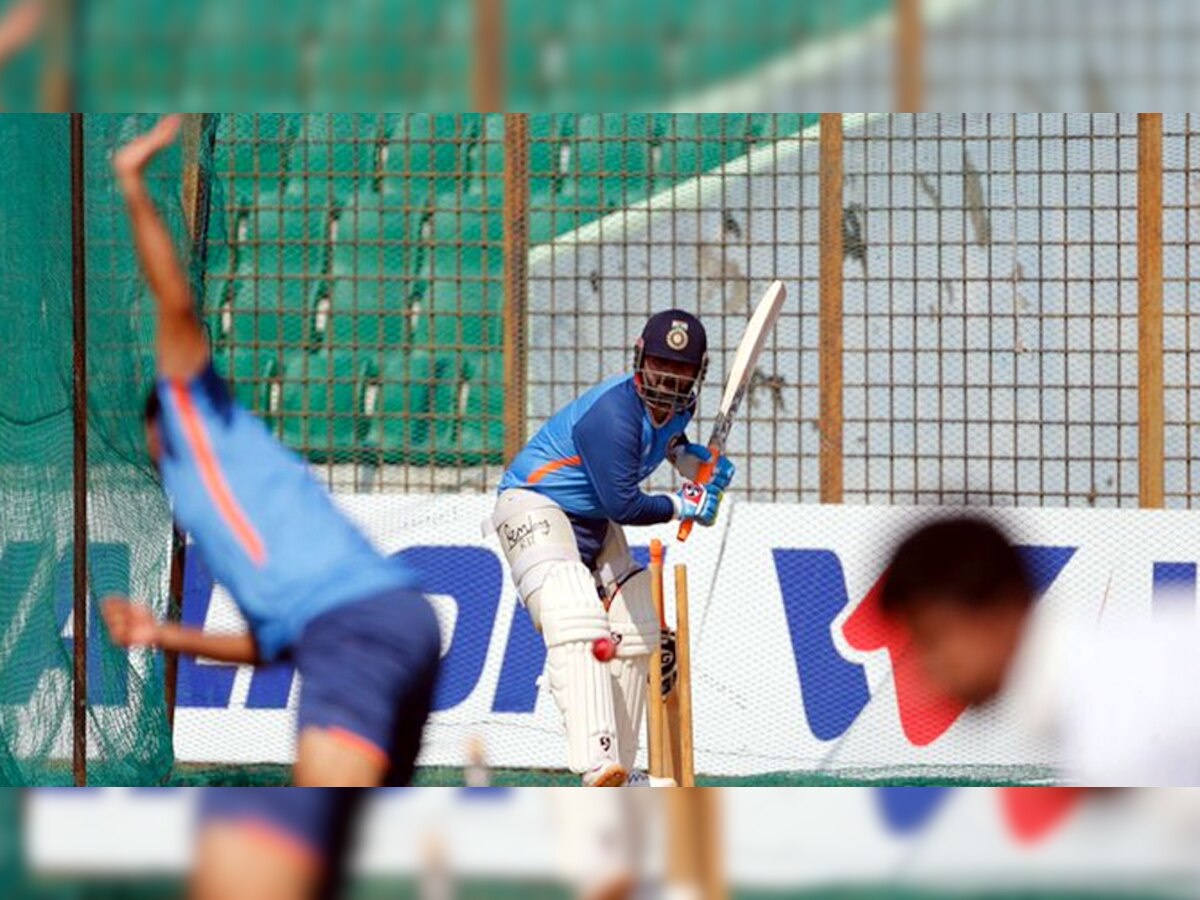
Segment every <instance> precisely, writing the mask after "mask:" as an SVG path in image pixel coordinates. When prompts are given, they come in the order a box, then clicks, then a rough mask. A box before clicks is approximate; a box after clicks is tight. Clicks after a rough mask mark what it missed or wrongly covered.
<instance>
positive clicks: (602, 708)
mask: <svg viewBox="0 0 1200 900" xmlns="http://www.w3.org/2000/svg"><path fill="white" fill-rule="evenodd" d="M707 367H708V340H707V337H706V336H705V333H704V326H703V325H701V324H700V321H699V320H698V319H697V318H696V317H695V316H693V315H691V314H690V313H687V312H684V311H682V310H678V309H670V310H666V311H665V312H660V313H657V314H655V315H654V316H652V317H651V318H650V320H649V321H648V322H647V323H646V326H645V328H644V329H643V331H642V335H641V337H640V338H639V339H638V341H637V344H636V347H635V349H634V358H633V372H632V373H625V374H622V375H616V376H614V377H612V378H609V379H608V380H606V381H603V382H601V383H600V384H598V385H596V386H595V387H593V388H591V389H590V390H589V391H587V392H586V393H585V394H583V396H581V397H580V398H579V399H577V400H575V401H574V402H573V403H570V404H568V405H567V406H566V407H564V408H563V409H561V410H560V411H559V412H557V413H556V414H555V415H554V416H553V417H551V419H550V420H549V421H548V422H546V424H545V425H544V426H543V427H542V429H541V430H540V431H539V432H538V433H537V434H536V435H534V437H533V439H532V440H531V441H530V442H529V444H528V445H527V446H526V447H525V449H524V450H522V451H521V452H520V453H519V454H518V455H517V457H516V459H514V460H513V462H512V465H511V467H510V468H509V469H508V470H507V471H506V472H505V473H504V476H503V478H502V479H501V481H500V486H499V497H498V499H497V501H496V509H495V512H494V513H493V515H492V517H491V518H490V519H489V520H487V521H486V522H485V523H484V531H485V533H490V532H493V531H494V532H495V533H496V534H497V535H498V536H499V539H500V545H501V549H502V550H503V552H504V556H505V558H506V559H507V560H508V564H509V566H510V568H511V569H512V577H513V581H514V582H515V583H516V586H517V591H518V594H519V596H520V599H521V602H522V603H524V605H525V607H526V609H528V610H529V614H530V616H531V617H532V619H533V623H534V625H535V627H536V628H537V629H538V631H539V632H540V633H541V634H542V637H543V639H544V640H545V642H546V654H547V658H546V668H547V673H548V676H549V684H550V693H551V695H552V696H553V697H554V700H555V703H556V704H557V706H558V708H559V711H560V712H561V713H562V716H563V722H564V724H565V727H566V737H567V765H568V767H569V768H570V769H571V771H572V772H575V773H577V774H579V775H581V776H582V780H583V784H584V785H585V786H589V787H619V786H622V785H624V784H626V783H627V782H628V783H629V784H637V785H644V784H646V783H647V782H646V777H645V775H644V774H642V773H640V772H633V763H634V759H635V757H636V754H637V749H638V735H639V733H640V729H641V723H642V718H643V715H644V712H645V703H646V691H647V687H648V683H649V671H650V668H649V667H650V655H651V653H652V652H653V650H654V649H655V647H657V646H658V644H659V642H660V640H662V635H661V634H660V628H659V620H658V614H657V612H656V611H655V608H654V604H653V602H652V601H651V598H650V576H649V573H648V572H647V571H646V570H645V569H644V568H642V567H641V566H639V565H637V564H636V563H635V562H634V561H633V559H632V557H631V556H630V553H629V547H628V546H627V544H626V542H625V534H624V531H623V530H622V527H623V526H625V525H655V524H658V523H662V522H669V521H672V520H678V521H689V520H691V521H695V522H697V523H699V524H700V525H704V526H709V525H712V524H713V521H714V520H715V519H716V516H717V510H718V508H719V507H720V504H721V497H722V494H723V492H724V490H725V488H726V487H728V485H729V482H730V480H731V479H732V478H733V473H734V466H733V463H731V462H730V461H729V460H728V459H726V458H725V457H724V456H722V457H720V459H719V461H718V464H717V467H716V469H715V471H714V473H713V476H712V478H711V479H710V480H709V481H708V482H707V483H705V484H700V483H698V482H697V481H696V480H695V479H696V476H697V473H698V471H699V468H700V466H701V465H702V464H703V463H705V462H707V461H708V460H709V458H710V454H709V451H708V449H707V448H706V447H704V446H703V445H700V444H693V443H690V442H689V441H688V439H687V437H686V435H685V434H684V431H685V429H686V428H687V425H688V423H689V422H690V421H691V419H692V416H693V414H694V413H695V407H696V396H697V393H698V392H699V389H700V385H701V383H702V382H703V380H704V375H705V370H706V369H707ZM664 460H669V461H670V462H671V464H672V465H673V466H674V467H675V469H676V470H677V471H678V472H679V473H680V474H681V475H682V476H683V477H684V479H686V480H685V482H684V484H683V486H682V487H681V488H680V490H679V491H678V492H676V493H674V494H647V493H645V492H643V491H642V489H641V487H640V485H641V483H642V481H644V480H645V479H646V478H647V477H649V475H650V474H651V473H652V472H654V470H655V469H657V468H658V467H659V466H660V465H661V464H662V463H663V461H664ZM597 641H601V646H604V647H608V648H614V649H615V655H614V656H613V658H612V659H610V660H607V661H606V660H603V659H600V658H598V654H597V653H595V652H594V651H593V647H594V645H596V642H597ZM609 642H611V643H609Z"/></svg>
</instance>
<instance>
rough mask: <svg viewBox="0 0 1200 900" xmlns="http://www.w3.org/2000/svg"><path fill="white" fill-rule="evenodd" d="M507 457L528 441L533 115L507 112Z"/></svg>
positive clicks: (505, 431)
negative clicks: (527, 327)
mask: <svg viewBox="0 0 1200 900" xmlns="http://www.w3.org/2000/svg"><path fill="white" fill-rule="evenodd" d="M503 214H504V321H503V326H504V396H505V404H504V459H505V462H506V463H511V462H512V461H513V458H514V457H516V455H517V454H518V453H520V452H521V448H522V447H524V446H525V427H526V422H525V401H526V396H525V373H526V371H527V369H526V336H525V295H526V291H527V289H528V276H529V273H528V268H529V116H527V115H525V114H524V113H509V114H507V115H505V117H504V210H503Z"/></svg>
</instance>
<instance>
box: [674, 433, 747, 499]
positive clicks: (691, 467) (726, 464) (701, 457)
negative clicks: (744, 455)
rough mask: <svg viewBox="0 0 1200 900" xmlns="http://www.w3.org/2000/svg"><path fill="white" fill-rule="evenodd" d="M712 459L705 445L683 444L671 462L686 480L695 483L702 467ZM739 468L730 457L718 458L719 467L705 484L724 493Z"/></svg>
mask: <svg viewBox="0 0 1200 900" xmlns="http://www.w3.org/2000/svg"><path fill="white" fill-rule="evenodd" d="M710 459H712V451H711V450H709V449H708V448H707V447H705V446H704V445H703V444H686V443H685V444H681V445H679V446H678V447H677V448H676V449H675V450H674V452H673V454H672V457H671V462H672V463H673V464H674V465H675V468H676V469H677V470H678V472H679V474H680V475H682V476H683V477H684V478H687V479H689V480H692V481H695V480H696V477H697V476H698V475H699V474H700V466H702V465H703V464H704V463H706V462H708V461H709V460H710ZM736 471H737V466H735V465H734V464H733V460H731V459H730V458H729V457H728V456H725V455H721V456H719V457H717V467H716V469H714V470H713V474H712V478H711V479H709V480H708V481H707V482H705V484H707V485H708V486H709V487H712V488H715V489H716V490H718V491H723V490H725V488H727V487H729V483H730V482H731V481H733V474H734V472H736Z"/></svg>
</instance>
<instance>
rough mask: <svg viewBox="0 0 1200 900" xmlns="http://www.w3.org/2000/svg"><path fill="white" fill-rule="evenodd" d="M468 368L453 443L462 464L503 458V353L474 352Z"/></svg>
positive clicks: (492, 461) (458, 460) (500, 460)
mask: <svg viewBox="0 0 1200 900" xmlns="http://www.w3.org/2000/svg"><path fill="white" fill-rule="evenodd" d="M465 368H466V373H465V374H466V380H465V381H464V383H463V386H462V388H461V390H460V393H459V401H458V402H459V409H458V413H459V414H458V416H457V417H456V420H455V425H456V429H455V433H454V434H453V436H452V437H453V440H452V443H451V444H450V446H452V447H453V448H454V451H455V453H456V455H457V457H458V459H457V462H458V464H459V465H465V466H477V465H481V464H483V463H485V462H486V463H500V462H503V456H504V409H505V394H504V357H503V354H501V353H498V352H489V353H476V354H472V355H471V356H469V357H468V358H467V361H466V367H465ZM440 446H444V444H442V445H440ZM442 455H444V451H443V453H442Z"/></svg>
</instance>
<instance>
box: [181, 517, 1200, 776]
mask: <svg viewBox="0 0 1200 900" xmlns="http://www.w3.org/2000/svg"><path fill="white" fill-rule="evenodd" d="M343 502H344V503H345V506H346V508H347V510H348V511H349V512H350V514H351V515H353V516H354V518H355V519H356V520H357V521H358V522H359V523H360V524H361V525H362V526H363V528H364V529H365V530H366V531H367V533H368V534H369V535H370V536H371V537H372V539H373V540H375V541H376V543H377V544H378V545H379V546H380V548H381V549H383V550H385V551H387V552H393V553H394V552H403V553H404V554H405V557H406V558H407V559H409V560H410V561H411V562H412V564H413V565H415V566H416V567H417V568H418V569H420V570H421V572H422V574H423V575H424V577H425V581H426V586H427V590H428V591H429V592H430V593H431V594H432V595H434V597H435V603H436V605H437V606H438V608H439V611H440V613H441V616H442V621H443V624H444V626H445V628H444V630H445V634H444V635H443V649H444V656H443V671H444V677H443V678H442V683H441V685H440V687H439V693H438V704H437V706H438V708H437V711H436V712H435V713H434V715H433V717H432V720H431V722H430V725H429V727H428V730H427V735H426V744H425V748H424V751H423V753H422V757H421V763H422V764H423V765H455V766H458V765H462V764H463V762H464V754H465V747H466V744H467V742H468V740H469V739H471V738H473V737H476V736H478V737H482V738H483V740H484V743H485V745H486V748H487V755H488V760H489V762H490V764H492V765H494V766H504V767H531V768H543V767H550V768H561V767H562V766H563V761H564V760H563V745H562V737H561V733H560V728H561V726H560V722H559V718H558V714H557V711H556V710H555V708H554V704H553V701H552V700H551V698H550V696H549V694H548V692H545V691H541V690H540V689H539V687H538V683H537V681H538V677H539V676H540V674H541V669H542V662H543V658H544V651H543V649H542V644H541V641H540V638H539V636H538V635H537V634H536V633H535V632H534V631H533V629H532V627H531V625H530V624H529V620H528V616H527V615H526V613H525V612H524V610H523V609H519V607H518V604H517V601H516V595H515V591H514V589H513V587H512V585H511V583H510V580H509V576H508V572H507V570H506V568H505V567H504V565H503V564H502V561H501V558H500V555H499V551H498V547H496V546H494V545H493V544H492V543H491V542H489V541H487V540H485V539H483V538H481V537H480V536H479V535H480V530H479V524H480V522H481V521H482V520H483V519H484V517H485V516H486V515H487V514H488V513H489V511H490V509H491V506H492V498H491V497H487V496H471V497H461V496H436V497H420V498H416V497H388V496H358V497H351V498H346V499H345V500H344V501H343ZM944 512H945V511H944V510H939V509H936V508H921V509H910V508H877V507H873V508H866V507H852V506H851V507H848V506H836V507H834V506H801V505H782V504H755V503H741V504H735V503H731V504H729V506H728V507H726V508H725V509H724V510H723V512H722V517H721V520H720V522H719V523H718V525H717V526H716V527H714V528H712V529H708V530H703V529H701V530H697V531H696V532H695V533H694V535H693V537H692V539H691V541H689V542H688V543H687V544H686V545H677V544H674V543H673V541H672V540H671V539H672V538H673V531H674V529H673V528H672V527H667V526H664V527H660V528H657V529H630V530H629V539H630V544H631V545H632V546H634V547H635V548H643V547H645V546H646V545H647V544H648V543H649V539H650V537H651V536H655V535H657V536H660V537H662V538H663V539H664V540H665V541H667V542H668V555H667V564H668V566H667V568H668V577H667V579H666V581H667V586H668V597H669V596H670V592H671V585H672V578H671V577H670V567H671V564H672V563H674V562H686V563H687V566H688V575H689V582H690V594H691V610H692V623H693V625H692V632H693V633H692V641H693V668H694V673H693V681H694V696H695V730H696V752H697V768H698V770H699V771H700V772H702V773H706V774H713V775H734V776H736V775H741V776H746V775H756V774H762V773H767V772H772V771H821V772H829V773H833V774H857V775H861V776H870V775H878V776H884V775H896V774H898V773H903V772H905V771H908V772H913V773H921V774H925V775H930V774H939V773H940V774H943V775H959V776H968V777H986V778H1026V779H1028V778H1039V777H1044V776H1046V775H1047V771H1048V767H1049V766H1050V765H1051V763H1052V759H1051V757H1050V755H1049V750H1048V748H1047V747H1045V746H1042V745H1041V744H1039V743H1038V742H1037V741H1036V740H1034V739H1033V738H1031V737H1029V736H1028V735H1026V734H1025V733H1024V732H1023V730H1022V727H1021V724H1022V723H1021V720H1020V716H1019V715H1018V713H1019V711H1018V710H1013V709H1007V708H1004V707H1001V708H997V709H991V710H988V711H986V712H977V711H965V712H961V713H960V712H957V711H954V710H949V711H946V710H942V711H941V712H940V713H938V714H929V713H927V712H923V709H924V706H923V701H924V700H925V699H926V698H925V697H924V696H922V694H921V685H920V683H919V682H914V680H913V679H912V678H910V677H905V673H904V672H902V671H901V672H898V671H896V670H894V669H893V665H892V660H891V656H890V654H889V652H888V639H889V636H888V634H887V632H886V629H885V628H883V627H881V620H880V619H879V617H878V616H877V615H875V614H874V606H873V603H872V602H871V601H870V599H869V594H870V591H871V588H872V586H873V585H875V584H876V582H877V581H878V579H879V577H880V575H881V573H882V570H883V567H884V565H885V562H886V558H887V555H888V553H889V551H890V549H891V548H892V546H893V545H894V543H895V542H896V540H897V538H898V536H899V535H901V534H902V533H904V532H905V531H907V530H908V529H909V528H911V527H912V526H913V525H914V524H915V523H918V522H920V521H921V520H923V519H926V518H928V517H931V516H938V515H942V514H944ZM986 514H987V515H989V516H993V517H995V519H996V520H997V521H999V522H1001V523H1002V524H1004V525H1005V526H1007V527H1008V529H1009V530H1010V531H1011V533H1013V535H1014V536H1015V537H1016V538H1017V540H1018V542H1019V543H1020V544H1021V545H1022V546H1023V548H1024V550H1023V552H1024V553H1025V554H1026V557H1027V560H1028V561H1029V563H1030V565H1031V568H1032V570H1033V572H1034V576H1035V581H1036V582H1037V585H1038V590H1039V593H1040V595H1041V600H1040V601H1039V602H1040V603H1041V604H1042V605H1043V606H1044V607H1046V608H1047V609H1048V611H1050V612H1052V613H1053V614H1054V615H1055V616H1058V615H1060V614H1061V615H1062V616H1067V617H1071V618H1072V619H1074V617H1079V618H1080V621H1081V622H1087V621H1091V622H1094V621H1096V619H1097V617H1098V616H1100V615H1101V614H1103V615H1104V616H1118V615H1135V616H1138V615H1149V614H1150V612H1151V610H1152V609H1153V608H1154V605H1155V603H1156V601H1157V602H1166V600H1167V599H1168V598H1169V599H1170V602H1173V603H1178V602H1180V601H1179V598H1180V597H1181V596H1182V597H1184V598H1185V600H1186V601H1187V602H1191V603H1193V604H1194V602H1195V582H1196V578H1195V573H1196V563H1197V558H1198V556H1200V519H1198V518H1197V517H1196V516H1195V515H1192V514H1190V513H1185V512H1160V511H1127V510H1111V511H1105V510H1073V509H1037V510H1034V509H1009V510H991V511H987V512H986ZM195 560H196V557H195V556H193V557H192V561H191V562H189V566H188V579H187V588H186V594H187V596H186V598H185V617H186V618H189V619H190V620H192V621H193V622H197V623H199V622H203V623H204V625H205V627H206V628H209V629H213V630H217V629H223V628H230V627H238V626H237V619H236V613H235V612H233V610H232V605H231V604H230V602H229V599H228V597H227V596H225V595H224V592H223V590H222V589H221V588H220V587H219V586H217V587H216V588H215V590H214V589H211V586H210V585H209V583H208V581H207V580H206V578H205V576H204V573H203V572H202V571H201V570H200V569H199V567H198V563H196V561H195ZM210 595H211V602H210ZM1114 664H1115V665H1118V666H1119V665H1120V660H1116V661H1114ZM910 674H911V673H910ZM297 688H298V685H297V683H296V681H295V679H294V678H293V677H292V674H291V672H290V670H287V669H282V668H280V669H274V670H267V671H260V672H257V673H255V672H253V671H252V670H250V669H248V668H243V669H237V668H236V667H232V666H225V665H213V664H208V663H194V662H188V663H186V664H185V665H184V666H183V667H182V669H181V673H180V691H179V704H180V705H179V708H178V712H177V716H176V725H175V729H176V733H175V740H176V744H175V747H176V753H177V755H178V758H179V759H180V760H181V761H186V762H230V763H252V762H287V761H290V760H291V758H292V740H293V734H292V721H293V714H294V710H295V704H296V700H297V697H298V693H297Z"/></svg>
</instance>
